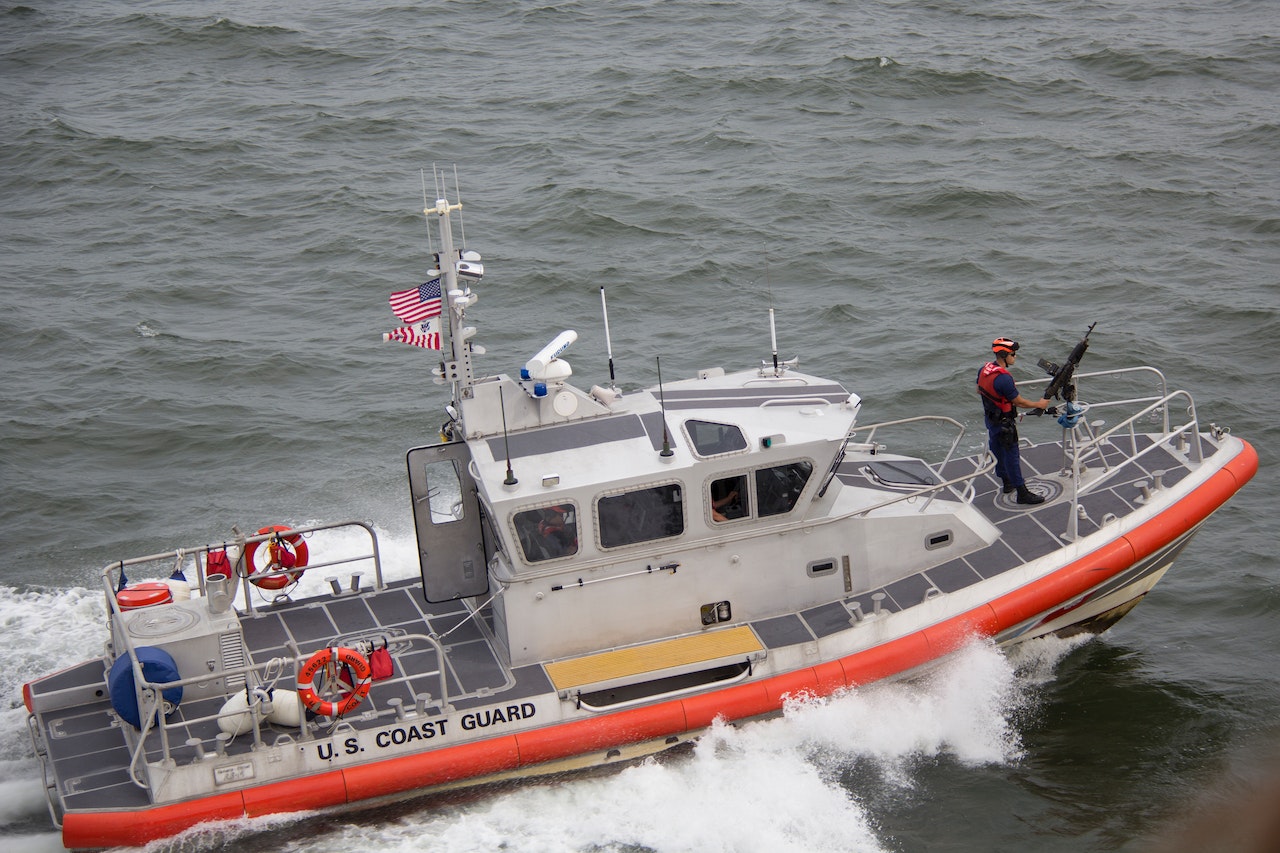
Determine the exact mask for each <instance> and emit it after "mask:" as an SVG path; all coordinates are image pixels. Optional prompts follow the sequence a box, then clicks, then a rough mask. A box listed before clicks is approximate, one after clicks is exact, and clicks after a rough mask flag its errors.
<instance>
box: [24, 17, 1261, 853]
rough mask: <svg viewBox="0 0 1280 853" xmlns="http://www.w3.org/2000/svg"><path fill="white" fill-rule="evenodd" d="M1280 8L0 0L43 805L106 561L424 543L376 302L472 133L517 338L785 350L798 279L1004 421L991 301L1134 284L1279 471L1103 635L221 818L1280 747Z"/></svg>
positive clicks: (1006, 826) (1172, 786) (655, 831)
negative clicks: (52, 694)
mask: <svg viewBox="0 0 1280 853" xmlns="http://www.w3.org/2000/svg"><path fill="white" fill-rule="evenodd" d="M1278 25H1280V17H1278V16H1277V11H1276V9H1275V8H1274V3H1272V2H1270V0H1229V2H1223V3H1215V4H1203V3H1191V2H1172V0H1124V2H1121V0H1105V2H1096V1H1095V0H1066V1H1065V2H1062V0H1054V2H1050V0H997V1H996V2H961V0H942V1H941V2H938V1H937V0H935V2H924V3H921V2H885V1H884V0H881V1H880V2H868V3H861V4H849V3H840V2H834V1H832V2H785V1H784V0H756V2H752V3H730V2H695V0H667V1H666V2H660V0H638V1H637V2H626V3H609V4H600V3H588V2H551V3H548V2H516V0H506V2H498V0H487V1H486V0H476V2H460V0H455V2H429V3H420V4H409V3H406V4H400V5H384V4H378V3H369V4H349V3H335V2H331V1H330V0H317V2H313V3H308V4H305V6H300V7H298V8H296V9H290V10H287V11H286V10H283V9H280V8H275V7H274V4H265V3H253V2H223V3H218V4H213V5H210V4H203V3H193V2H189V0H187V2H111V0H103V2H97V3H93V4H67V3H54V2H36V0H33V2H28V3H22V4H17V3H11V2H6V3H3V4H0V73H2V77H0V79H3V81H4V83H3V86H0V105H2V109H0V129H2V130H3V133H0V191H2V193H3V195H2V196H0V197H2V198H3V205H0V245H2V246H3V252H0V295H2V296H0V298H2V302H0V305H2V306H3V309H4V310H3V312H2V313H0V354H2V356H3V372H2V373H0V377H2V378H0V403H2V406H3V408H2V409H0V441H2V449H0V488H2V490H3V491H2V494H3V498H2V504H0V549H2V550H0V620H3V621H2V624H3V626H4V629H5V632H6V636H7V639H8V642H7V643H6V644H5V646H4V648H3V649H0V691H2V692H3V695H5V696H8V697H9V699H8V701H7V703H5V704H3V705H0V707H2V708H3V709H4V710H0V803H2V805H0V839H3V843H4V844H5V846H6V848H8V849H13V848H14V847H15V846H17V847H24V848H27V849H57V842H56V836H54V835H53V834H52V833H51V832H50V831H49V825H48V819H47V815H46V812H45V808H44V805H43V796H42V793H41V789H40V783H39V781H38V769H37V765H36V763H35V761H34V760H33V759H32V758H30V757H29V755H28V753H29V750H30V746H29V743H28V741H27V737H26V734H25V722H24V715H25V712H24V711H23V710H22V708H21V701H20V698H19V696H18V692H19V689H20V686H21V684H22V682H23V681H25V680H27V679H29V678H31V677H34V676H35V675H37V674H40V673H42V672H46V671H48V670H50V669H52V668H56V667H59V666H64V665H67V664H70V663H72V662H74V661H76V660H78V659H80V658H81V657H82V656H84V655H85V654H86V653H88V652H90V651H92V650H94V649H96V648H97V647H98V645H99V644H100V643H101V642H102V640H103V635H102V629H101V623H100V619H101V610H102V605H101V602H100V600H99V595H98V594H97V593H95V592H94V589H95V588H96V586H95V585H96V580H95V579H96V576H97V574H98V571H99V569H100V567H101V566H102V565H103V564H105V563H106V562H108V561H110V560H113V559H117V558H120V557H127V556H133V555H136V554H140V553H151V552H155V551H159V550H162V549H163V548H165V547H168V546H170V545H172V544H176V543H192V542H204V541H210V540H214V539H220V538H222V537H224V536H225V535H226V533H227V531H228V530H229V528H230V526H231V525H232V524H238V525H240V526H241V527H242V528H243V527H252V526H256V525H260V524H264V523H270V522H277V521H282V522H301V521H308V520H316V519H323V520H337V519H340V518H347V517H360V518H367V519H370V520H373V521H374V522H375V523H376V524H377V525H378V526H379V527H380V528H381V529H382V530H383V531H384V533H385V535H386V537H387V539H388V542H389V547H390V549H391V551H392V553H394V554H397V555H398V556H399V559H400V563H401V564H400V565H399V566H397V567H396V570H398V571H402V572H406V573H411V572H412V571H413V563H412V561H413V550H412V543H411V534H410V521H409V514H408V511H407V494H406V491H405V489H404V487H403V485H402V481H403V475H402V469H403V462H402V459H403V457H402V455H401V454H402V453H403V451H404V449H406V448H407V447H410V446H413V445H415V444H419V443H422V442H423V441H425V440H429V439H430V438H431V437H432V436H433V434H434V429H435V425H436V424H437V423H438V422H439V421H440V420H441V417H440V415H439V414H438V412H439V410H440V407H441V406H442V405H443V403H444V402H445V400H446V395H445V393H444V392H443V391H441V390H440V389H438V388H437V387H436V386H434V385H432V384H430V381H429V370H430V367H431V359H430V357H429V356H428V355H426V354H424V353H422V352H420V351H417V350H414V349H412V348H409V347H404V346H400V345H395V344H383V343H381V341H380V333H381V332H383V331H386V330H389V329H390V328H392V327H394V326H395V325H396V323H395V321H394V318H393V317H392V315H391V314H390V312H389V310H388V309H387V306H386V301H385V300H386V296H387V294H388V293H389V292H390V291H391V290H393V289H400V288H403V287H407V286H411V285H412V284H416V283H417V282H418V281H420V280H421V277H422V274H423V272H424V269H425V267H426V261H425V254H426V240H425V227H424V225H423V223H422V221H421V215H420V214H417V213H415V211H417V210H419V209H420V208H421V200H422V190H421V186H420V180H419V170H420V169H421V168H423V167H427V168H429V167H430V165H431V164H432V163H445V164H453V163H457V164H458V169H459V174H460V177H461V184H462V194H463V201H464V202H465V203H466V213H465V219H464V224H465V227H466V231H467V234H466V236H467V242H468V245H469V247H470V248H474V249H478V250H479V251H481V252H482V253H483V254H484V256H485V263H486V271H487V273H488V275H487V277H486V280H485V282H484V284H483V285H482V301H481V303H480V305H479V306H478V308H477V309H476V310H475V311H474V312H473V314H474V316H475V317H476V319H477V320H478V321H479V323H480V326H481V335H480V337H479V340H480V341H481V342H483V343H484V344H485V345H486V346H487V347H488V350H489V353H490V355H489V356H487V357H486V359H485V360H484V362H483V364H482V367H484V368H485V369H488V370H492V371H494V372H497V371H505V370H510V369H512V368H513V367H514V366H515V365H517V364H520V363H523V361H524V360H525V359H526V358H527V357H528V355H529V354H530V353H532V352H534V351H536V350H537V349H538V348H540V347H541V345H542V344H543V343H545V342H546V341H547V340H549V339H550V338H551V337H552V336H553V335H554V334H555V333H556V332H558V331H559V330H560V329H562V328H575V329H577V330H578V331H579V333H580V335H581V339H580V341H579V342H578V343H577V344H576V345H575V346H574V348H573V350H572V351H571V352H570V353H569V354H568V356H569V358H570V360H571V361H572V362H573V364H574V368H575V371H576V373H577V374H578V375H579V377H580V378H582V379H584V380H585V381H588V382H595V381H600V380H601V379H603V378H605V376H606V375H607V368H606V360H605V352H604V341H603V330H602V326H601V323H600V320H599V300H598V288H599V287H600V286H602V285H603V286H605V287H607V289H608V294H609V307H610V325H611V331H612V333H613V347H614V357H615V361H616V362H617V364H618V368H619V379H620V382H621V384H623V386H624V387H635V386H639V385H647V384H650V383H651V382H652V381H653V380H654V356H655V355H661V357H662V360H663V368H664V376H677V375H684V374H687V373H689V372H691V371H693V370H695V369H697V368H700V367H706V366H711V365H716V364H720V365H724V366H726V367H740V366H744V365H747V364H750V363H754V361H755V360H756V359H758V358H761V357H766V356H767V355H768V341H769V338H768V325H767V319H766V316H765V313H764V309H765V307H767V305H768V304H773V305H774V306H775V307H777V309H778V311H779V337H780V341H781V348H782V350H783V356H784V357H786V356H790V355H794V354H799V355H800V356H801V359H802V365H803V366H804V367H805V369H806V370H808V371H810V372H814V373H818V374H820V375H830V376H832V377H835V378H839V379H841V380H842V381H844V382H845V383H846V384H847V385H848V386H849V387H851V388H852V389H854V390H857V391H858V392H859V393H861V394H862V395H863V396H864V398H865V399H866V403H865V409H866V417H869V418H872V419H874V420H880V419H886V418H890V417H898V416H904V415H907V414H913V413H919V412H947V413H951V414H953V415H956V416H958V417H961V418H963V419H965V420H966V421H967V422H969V423H971V424H973V425H974V426H975V427H976V426H977V425H978V417H977V414H978V413H977V410H976V409H977V407H976V405H975V404H974V400H973V397H972V391H971V387H970V386H971V382H972V378H971V377H972V373H973V370H974V368H975V366H976V365H977V364H978V363H979V361H980V360H981V359H982V357H983V354H984V349H985V345H986V344H987V342H989V341H990V340H991V338H993V337H994V336H996V335H997V334H1012V335H1014V336H1016V337H1018V338H1019V339H1020V340H1022V341H1023V342H1024V344H1025V345H1026V346H1028V347H1029V348H1030V352H1032V353H1034V354H1036V355H1037V356H1045V357H1050V358H1053V357H1059V358H1060V357H1061V356H1062V355H1064V354H1065V352H1066V350H1067V349H1068V348H1069V346H1070V345H1071V344H1072V343H1073V342H1074V340H1075V338H1076V337H1078V335H1079V334H1080V333H1081V332H1082V331H1083V329H1084V328H1085V327H1086V326H1087V325H1088V324H1089V323H1090V322H1092V321H1094V320H1097V321H1098V324H1099V325H1098V330H1097V333H1096V334H1095V337H1094V345H1093V347H1092V348H1091V350H1090V354H1089V356H1088V359H1089V361H1088V362H1086V367H1088V366H1091V365H1092V366H1101V365H1103V364H1131V363H1149V364H1155V365H1157V366H1159V367H1161V368H1162V369H1163V370H1164V371H1165V373H1166V374H1167V375H1168V376H1169V377H1170V379H1171V381H1172V382H1173V383H1174V384H1175V385H1177V386H1180V387H1185V388H1187V389H1188V390H1190V391H1191V392H1192V393H1193V394H1194V395H1195V398H1196V401H1197V405H1198V409H1199V412H1200V414H1201V417H1202V419H1203V420H1205V421H1215V422H1217V423H1220V424H1226V425H1230V426H1231V427H1232V428H1233V430H1234V431H1235V432H1236V433H1238V434H1240V435H1243V436H1245V437H1247V438H1248V439H1249V440H1250V441H1252V442H1253V443H1254V444H1255V445H1256V446H1257V447H1258V448H1259V451H1260V453H1261V455H1262V459H1263V468H1262V470H1261V472H1260V473H1259V475H1258V477H1257V478H1256V479H1255V480H1254V482H1253V483H1252V484H1251V485H1250V486H1249V488H1248V489H1247V490H1246V491H1245V492H1244V493H1242V494H1241V495H1240V496H1239V497H1238V498H1237V499H1236V500H1235V501H1234V502H1233V503H1232V504H1231V505H1230V506H1229V507H1228V509H1226V510H1225V511H1224V512H1223V513H1221V514H1220V515H1219V516H1217V517H1215V518H1214V519H1213V520H1212V521H1211V522H1210V524H1209V525H1208V526H1206V528H1205V529H1204V530H1203V531H1202V533H1201V534H1200V535H1199V537H1198V539H1197V540H1196V542H1195V543H1194V545H1193V546H1192V547H1191V548H1190V549H1189V550H1188V551H1187V552H1186V554H1185V555H1184V557H1183V559H1182V561H1181V563H1180V564H1179V565H1178V566H1177V567H1176V570H1175V572H1174V573H1172V574H1171V575H1170V576H1169V577H1168V578H1166V580H1165V581H1164V582H1163V583H1162V584H1161V586H1160V587H1159V588H1157V590H1156V592H1155V594H1154V595H1152V596H1151V597H1150V598H1149V600H1148V601H1146V602H1145V603H1144V604H1143V605H1142V606H1141V607H1139V608H1138V609H1137V610H1136V611H1135V612H1134V613H1133V614H1131V615H1130V616H1129V617H1128V618H1127V619H1126V620H1125V621H1124V622H1122V623H1121V624H1120V625H1119V626H1117V628H1116V629H1114V630H1113V631H1112V632H1110V633H1109V634H1108V635H1107V636H1105V637H1103V638H1102V639H1100V640H1098V641H1095V642H1092V643H1088V644H1085V645H1083V646H1080V647H1078V648H1076V647H1070V648H1069V647H1062V646H1057V645H1054V644H1046V645H1044V647H1042V648H1037V649H1035V650H1032V651H1031V652H1028V653H1026V655H1030V656H1031V657H1034V656H1035V655H1037V654H1038V655H1040V656H1041V657H1040V658H1039V659H1035V660H1028V659H1027V658H1026V655H1024V656H1023V657H1022V658H1019V660H1014V661H1010V660H1007V659H1006V658H1005V657H1003V656H1001V655H999V654H997V653H995V652H994V651H992V650H990V649H983V648H977V649H972V650H969V651H968V652H966V653H965V654H964V655H961V656H960V657H959V658H957V659H956V660H954V661H952V662H950V663H948V665H947V666H946V667H944V669H943V670H942V671H941V672H940V673H939V674H938V675H937V676H936V678H935V679H934V680H933V681H932V682H930V683H927V684H920V685H911V686H903V685H897V686H889V687H878V688H873V689H867V690H863V691H859V692H858V693H855V694H853V695H851V696H849V697H845V698H844V699H841V700H838V701H833V702H829V703H822V704H820V705H817V706H812V707H801V708H796V709H794V710H793V712H792V713H791V714H790V715H789V717H788V719H786V720H780V721H773V722H770V723H766V724H762V725H758V726H748V727H744V728H742V729H737V730H734V729H728V730H724V731H717V732H715V733H713V734H712V735H711V736H709V737H708V738H706V739H705V740H704V742H703V743H701V744H700V745H699V746H698V748H697V749H696V751H694V752H693V753H692V754H691V755H685V756H678V757H676V758H674V759H672V760H669V761H664V762H661V763H657V764H653V765H646V766H643V767H639V768H636V769H634V770H631V771H627V772H625V773H623V774H618V775H614V776H605V777H598V778H589V779H584V780H578V781H574V782H570V783H563V784H551V785H534V786H528V787H525V788H521V789H517V790H514V791H510V792H506V793H503V794H500V795H498V796H494V797H485V798H480V799H474V800H459V801H448V802H444V803H437V804H435V807H434V808H430V809H423V808H413V807H406V808H397V809H393V810H388V811H386V812H380V813H375V814H373V815H369V816H362V817H359V818H354V819H351V820H345V819H344V820H321V819H318V818H310V819H303V820H293V821H286V822H285V823H284V824H283V825H279V826H277V825H275V824H270V823H267V822H250V823H249V824H247V825H245V826H242V827H236V828H232V829H230V830H228V831H227V832H226V833H225V834H216V833H215V834H202V835H197V836H195V837H193V838H189V839H187V840H186V841H184V842H183V843H182V845H181V848H182V849H212V848H216V847H219V846H224V847H225V848H226V849H231V850H259V849H273V850H299V851H309V850H322V849H323V850H328V849H340V848H352V849H368V848H371V847H374V846H376V847H379V848H382V849H386V850H389V851H400V850H403V851H426V850H431V851H436V850H447V851H462V850H489V849H507V850H537V851H603V850H607V851H628V852H629V853H630V851H650V850H651V851H660V853H668V851H684V850H694V849H697V850H700V851H703V850H722V851H755V850H796V851H800V850H804V851H809V850H837V851H926V850H929V851H935V850H942V849H947V850H956V851H995V850H1000V851H1014V850H1019V851H1020V850H1028V849H1035V850H1046V851H1104V850H1105V851H1110V850H1142V849H1146V848H1145V845H1146V844H1148V843H1153V840H1154V839H1167V838H1168V836H1167V835H1165V834H1166V833H1169V832H1171V831H1173V830H1172V829H1171V828H1172V827H1177V826H1178V825H1179V821H1180V820H1181V819H1183V818H1184V817H1185V816H1186V815H1188V814H1191V813H1192V812H1193V811H1194V810H1195V808H1196V807H1198V806H1201V805H1206V804H1207V805H1208V806H1212V807H1217V809H1218V811H1217V814H1218V815H1223V814H1233V812H1230V809H1231V808H1233V807H1234V806H1235V805H1236V804H1239V803H1240V802H1242V801H1246V800H1248V799H1249V797H1250V796H1251V795H1257V794H1256V792H1259V791H1265V790H1268V789H1267V788H1266V785H1267V783H1268V780H1269V779H1272V778H1273V774H1274V773H1275V772H1276V770H1277V768H1280V761H1278V760H1277V754H1278V753H1280V747H1278V746H1277V744H1278V743H1280V715H1278V714H1277V711H1276V709H1277V707H1280V672H1278V667H1277V664H1276V661H1277V659H1278V658H1277V655H1278V654H1280V587H1278V585H1277V572H1278V570H1280V566H1278V561H1277V558H1276V556H1275V549H1274V546H1273V539H1274V537H1273V535H1272V531H1271V525H1272V523H1273V519H1274V517H1275V510H1276V506H1277V495H1278V494H1280V484H1278V483H1277V479H1276V477H1275V474H1274V473H1273V470H1272V468H1271V464H1270V459H1271V458H1272V457H1273V448H1275V447H1280V430H1277V427H1276V419H1277V415H1278V414H1280V405H1277V403H1276V397H1275V392H1276V389H1277V387H1280V370H1277V368H1276V355H1277V353H1278V352H1280V323H1278V321H1277V314H1278V311H1280V286H1278V282H1277V279H1278V275H1277V270H1278V269H1280V264H1278V262H1280V216H1278V215H1277V206H1276V204H1277V198H1280V180H1278V179H1277V170H1276V167H1275V161H1276V152H1277V151H1280V123H1277V119H1276V116H1277V114H1280V113H1278V110H1277V107H1278V106H1280V104H1278V99H1277V96H1276V94H1275V81H1276V80H1277V79H1280V34H1278V33H1277V30H1278ZM1026 375H1027V376H1028V377H1029V376H1030V373H1029V372H1028V373H1027V374H1026ZM1032 429H1034V428H1032ZM979 431H980V430H979ZM975 441H977V439H975ZM1244 822H1245V821H1242V820H1234V819H1233V820H1230V821H1228V822H1227V826H1228V827H1237V826H1239V825H1241V824H1242V823H1244ZM1181 837H1184V838H1190V836H1186V835H1185V834H1184V835H1183V836H1181ZM1220 837H1225V838H1227V839H1228V841H1229V840H1230V838H1231V837H1232V836H1231V833H1230V832H1226V833H1225V834H1223V835H1221V836H1220ZM1160 843H1161V844H1163V843H1164V842H1163V841H1162V842H1160ZM1197 849H1200V848H1197ZM1222 849H1232V848H1230V847H1225V848H1222Z"/></svg>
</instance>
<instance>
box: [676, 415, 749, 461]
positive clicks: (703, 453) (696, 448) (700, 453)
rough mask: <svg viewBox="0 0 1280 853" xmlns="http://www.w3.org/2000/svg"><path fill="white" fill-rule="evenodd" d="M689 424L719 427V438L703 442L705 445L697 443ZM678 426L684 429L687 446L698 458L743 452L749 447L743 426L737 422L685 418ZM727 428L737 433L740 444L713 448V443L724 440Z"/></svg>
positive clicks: (720, 442)
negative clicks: (711, 441) (712, 441)
mask: <svg viewBox="0 0 1280 853" xmlns="http://www.w3.org/2000/svg"><path fill="white" fill-rule="evenodd" d="M691 424H705V425H706V426H708V427H719V428H720V430H721V434H720V436H719V438H718V439H717V440H716V441H715V442H714V444H712V443H707V444H705V446H704V445H700V444H699V443H698V440H697V436H696V433H695V430H693V429H690V425H691ZM680 428H681V429H682V430H683V431H684V435H685V438H687V439H688V440H689V448H690V449H691V450H692V451H693V454H694V455H695V456H697V457H698V458H699V459H714V458H715V457H717V456H728V455H729V454H731V453H745V452H746V451H747V450H749V449H750V448H751V443H750V442H749V441H747V433H746V431H745V430H743V428H742V427H740V426H738V425H737V424H731V423H726V422H724V421H709V420H705V419H703V418H686V419H685V420H684V421H683V422H682V423H681V424H680ZM728 430H733V431H734V432H736V433H737V435H738V439H740V440H741V442H742V446H741V447H738V446H733V447H725V448H723V449H714V446H715V445H719V444H722V443H724V442H725V433H726V432H727V431H728Z"/></svg>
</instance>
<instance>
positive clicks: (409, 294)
mask: <svg viewBox="0 0 1280 853" xmlns="http://www.w3.org/2000/svg"><path fill="white" fill-rule="evenodd" d="M389 301H390V302H391V310H392V311H394V312H396V316H397V317H399V318H400V319H401V320H404V321H405V322H406V323H420V322H422V321H423V320H426V319H427V318H429V317H438V316H440V279H439V278H433V279H431V281H428V282H427V283H426V284H420V285H418V286H417V287H415V288H413V289H412V290H397V291H396V292H395V293H393V294H391V299H390V300H389ZM439 348H440V347H439V346H437V347H436V349H439Z"/></svg>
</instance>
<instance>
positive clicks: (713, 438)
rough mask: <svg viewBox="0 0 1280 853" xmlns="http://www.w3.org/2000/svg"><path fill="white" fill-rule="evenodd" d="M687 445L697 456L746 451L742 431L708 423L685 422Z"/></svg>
mask: <svg viewBox="0 0 1280 853" xmlns="http://www.w3.org/2000/svg"><path fill="white" fill-rule="evenodd" d="M684 429H685V432H687V433H689V443H690V444H692V445H693V450H694V452H695V453H697V454H698V455H699V456H716V455H718V454H721V453H733V452H735V451H738V450H746V449H747V440H746V438H744V437H743V435H742V430H740V429H738V428H737V427H736V426H734V425H733V424H717V423H712V422H710V421H685V422H684Z"/></svg>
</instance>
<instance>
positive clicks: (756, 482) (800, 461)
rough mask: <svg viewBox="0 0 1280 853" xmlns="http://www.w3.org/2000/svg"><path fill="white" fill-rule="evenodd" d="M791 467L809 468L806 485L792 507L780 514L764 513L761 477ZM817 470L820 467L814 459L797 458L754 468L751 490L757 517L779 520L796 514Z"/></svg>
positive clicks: (792, 503) (801, 488)
mask: <svg viewBox="0 0 1280 853" xmlns="http://www.w3.org/2000/svg"><path fill="white" fill-rule="evenodd" d="M790 465H808V466H809V472H808V473H807V474H806V475H805V480H804V485H802V486H801V487H800V489H799V491H797V492H796V493H795V498H794V499H793V500H792V502H791V505H790V506H789V507H787V508H786V509H785V510H781V511H778V512H768V513H766V512H764V511H763V510H764V508H765V502H764V501H763V500H761V497H760V475H761V474H763V473H764V472H766V471H773V470H776V469H779V468H785V467H787V466H790ZM817 470H818V466H817V465H816V464H815V463H814V461H813V460H812V459H808V458H797V459H792V460H791V461H789V462H777V463H774V464H772V465H763V466H760V467H757V468H753V469H752V471H751V473H752V477H751V488H752V492H753V493H754V496H755V517H756V518H760V519H764V518H777V517H779V516H784V515H790V514H791V513H793V512H795V511H796V507H798V506H800V501H801V499H802V498H803V497H804V496H805V493H806V492H808V491H809V487H810V486H812V485H813V473H814V472H815V471H817Z"/></svg>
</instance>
